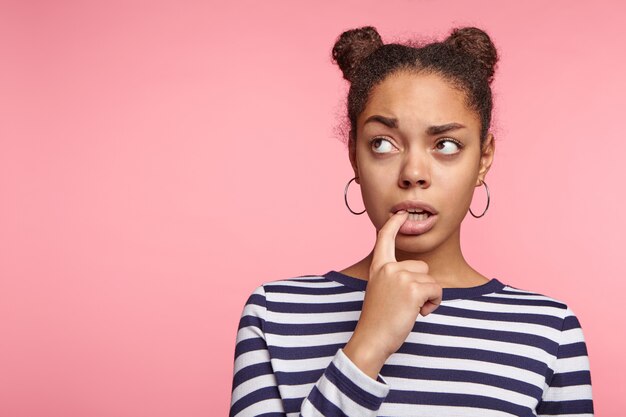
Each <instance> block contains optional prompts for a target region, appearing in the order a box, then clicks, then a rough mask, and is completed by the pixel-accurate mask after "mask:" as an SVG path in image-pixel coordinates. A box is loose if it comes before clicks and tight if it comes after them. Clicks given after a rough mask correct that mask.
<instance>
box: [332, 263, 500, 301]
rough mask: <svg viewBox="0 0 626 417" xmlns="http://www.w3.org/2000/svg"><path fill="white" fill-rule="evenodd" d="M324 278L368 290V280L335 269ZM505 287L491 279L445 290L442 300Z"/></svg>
mask: <svg viewBox="0 0 626 417" xmlns="http://www.w3.org/2000/svg"><path fill="white" fill-rule="evenodd" d="M323 277H324V278H326V279H329V280H332V281H335V282H338V283H340V284H343V285H346V286H348V287H350V288H354V289H356V290H359V291H365V289H366V288H367V280H364V279H361V278H355V277H352V276H350V275H346V274H343V273H341V272H339V271H335V270H334V269H331V270H330V271H328V272H326V273H325V274H324V275H323ZM504 286H505V285H504V284H503V283H502V282H500V281H499V280H498V279H497V278H491V279H490V280H489V281H488V282H486V283H484V284H481V285H478V286H476V287H465V288H443V292H442V297H441V300H442V301H445V300H459V299H468V298H476V297H479V296H481V295H485V294H489V293H493V292H497V291H500V290H501V289H503V288H504Z"/></svg>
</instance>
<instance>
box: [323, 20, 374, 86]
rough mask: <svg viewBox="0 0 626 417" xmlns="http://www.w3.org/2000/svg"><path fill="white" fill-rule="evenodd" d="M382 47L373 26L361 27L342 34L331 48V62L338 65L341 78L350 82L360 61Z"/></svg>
mask: <svg viewBox="0 0 626 417" xmlns="http://www.w3.org/2000/svg"><path fill="white" fill-rule="evenodd" d="M382 45H383V41H382V39H381V37H380V35H379V34H378V31H377V30H376V28H375V27H373V26H363V27H360V28H356V29H350V30H347V31H345V32H343V33H342V34H341V35H339V37H338V38H337V41H336V42H335V46H334V47H333V52H332V53H333V61H334V62H335V63H336V64H337V65H339V68H340V69H341V72H343V78H345V79H346V80H348V81H351V79H352V76H353V74H354V72H355V70H356V68H357V67H358V66H359V64H360V63H361V61H363V59H364V58H365V57H367V56H368V55H369V54H371V53H372V52H374V51H375V50H376V49H378V48H379V47H381V46H382Z"/></svg>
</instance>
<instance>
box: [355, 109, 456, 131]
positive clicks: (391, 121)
mask: <svg viewBox="0 0 626 417" xmlns="http://www.w3.org/2000/svg"><path fill="white" fill-rule="evenodd" d="M369 122H378V123H382V124H384V125H385V126H387V127H389V128H391V129H397V128H398V119H396V118H395V117H385V116H381V115H379V114H375V115H373V116H370V117H368V118H367V119H366V120H365V123H363V125H365V124H367V123H369ZM464 127H465V125H462V124H461V123H456V122H452V123H446V124H445V125H436V126H430V127H428V129H426V133H427V134H429V135H438V134H440V133H444V132H448V131H450V130H455V129H461V128H464Z"/></svg>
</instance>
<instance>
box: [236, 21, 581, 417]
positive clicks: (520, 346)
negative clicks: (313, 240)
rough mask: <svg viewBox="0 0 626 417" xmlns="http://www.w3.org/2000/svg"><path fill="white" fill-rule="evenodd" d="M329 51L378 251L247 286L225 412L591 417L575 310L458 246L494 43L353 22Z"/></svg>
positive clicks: (479, 182) (485, 137)
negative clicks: (408, 35) (393, 37)
mask: <svg viewBox="0 0 626 417" xmlns="http://www.w3.org/2000/svg"><path fill="white" fill-rule="evenodd" d="M333 58H334V60H335V62H336V63H338V65H339V66H340V68H341V70H342V71H343V74H344V78H346V79H347V80H348V81H350V84H351V85H350V91H349V93H348V119H349V122H350V133H349V139H348V140H349V143H348V144H349V147H348V148H349V157H350V162H351V164H352V168H353V169H354V178H353V179H351V180H350V181H349V182H348V184H347V186H346V190H345V193H344V197H345V196H346V195H347V194H346V193H347V187H348V186H349V185H350V183H351V182H352V181H354V182H356V183H357V184H360V186H361V194H362V197H363V201H364V204H365V208H366V209H365V210H364V211H363V212H365V211H366V212H367V214H368V216H369V218H370V220H371V221H372V223H373V225H374V226H375V228H376V230H377V238H376V243H375V245H374V248H373V249H372V251H371V252H370V253H369V254H368V255H367V256H366V257H365V258H363V259H362V260H360V261H359V262H357V263H355V264H354V265H352V266H350V267H348V268H346V269H343V270H341V271H335V270H331V271H329V272H327V273H325V274H323V275H304V276H300V277H294V278H291V279H284V280H279V281H273V282H268V283H265V284H264V285H261V286H259V287H258V288H256V289H255V290H254V291H253V293H252V295H251V296H250V298H249V299H248V301H247V302H246V305H245V307H244V309H243V314H242V317H241V321H240V325H239V331H238V333H237V345H236V349H235V363H234V377H233V383H232V398H231V408H230V416H231V417H232V416H237V417H244V416H303V417H304V416H307V417H308V416H326V417H329V416H360V417H362V416H480V417H485V416H505V415H506V416H536V415H567V416H570V417H571V416H590V415H593V401H592V393H591V377H590V372H589V359H588V355H587V349H586V344H585V339H584V336H583V333H582V329H581V327H580V323H579V321H578V320H577V318H576V316H575V314H574V313H573V312H572V310H571V309H570V308H568V307H567V305H565V304H564V303H562V302H560V301H558V300H555V299H553V298H550V297H548V296H544V295H541V294H537V293H533V292H530V291H526V290H522V289H518V288H515V287H512V286H509V285H506V284H504V283H502V282H500V281H499V280H498V279H496V278H488V277H486V276H484V275H482V274H480V273H479V272H478V271H476V270H475V269H473V268H472V267H471V266H470V265H469V264H468V263H467V262H466V261H465V259H464V257H463V254H462V252H461V246H460V229H461V222H462V220H463V219H464V217H465V215H466V214H467V211H468V209H469V206H470V203H471V201H472V196H473V193H474V189H475V187H479V186H484V187H485V189H486V192H487V195H488V196H489V190H488V188H487V183H486V182H485V176H486V174H487V172H488V171H489V168H490V166H491V164H492V161H493V156H494V150H495V143H494V136H493V134H492V133H490V132H489V127H490V121H491V111H492V95H491V88H490V83H491V81H492V78H493V74H494V69H495V65H496V63H497V60H498V56H497V52H496V48H495V47H494V45H493V43H492V41H491V39H490V38H489V36H488V35H487V34H486V33H485V32H483V31H482V30H480V29H477V28H472V27H468V28H461V29H455V30H454V31H453V32H452V33H451V34H450V36H449V37H448V38H447V39H445V40H444V41H443V42H434V43H431V44H427V45H423V46H417V45H411V44H407V45H400V44H386V45H385V44H383V42H382V41H381V38H380V36H379V35H378V33H377V32H376V29H375V28H373V27H363V28H358V29H353V30H349V31H347V32H344V33H343V34H342V35H341V36H340V37H339V38H338V40H337V42H336V44H335V46H334V48H333ZM346 204H347V205H348V200H347V199H346ZM488 207H489V200H487V205H486V207H485V209H484V211H483V212H482V214H480V215H476V214H474V213H473V212H471V210H470V212H471V214H472V215H473V216H474V217H482V216H483V215H484V214H485V213H486V212H487V209H488ZM348 209H349V210H350V211H351V212H353V213H355V214H362V213H363V212H354V211H353V210H352V209H351V208H350V206H349V205H348Z"/></svg>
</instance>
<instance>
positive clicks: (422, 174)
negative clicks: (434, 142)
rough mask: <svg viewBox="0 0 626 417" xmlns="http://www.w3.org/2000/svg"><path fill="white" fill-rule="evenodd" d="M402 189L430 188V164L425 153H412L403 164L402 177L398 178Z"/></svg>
mask: <svg viewBox="0 0 626 417" xmlns="http://www.w3.org/2000/svg"><path fill="white" fill-rule="evenodd" d="M398 181H399V186H400V187H401V188H410V187H414V186H416V185H417V186H419V187H422V188H426V187H428V186H430V163H429V161H428V156H427V155H426V154H425V153H423V152H422V153H418V152H417V151H415V152H414V151H411V152H409V153H408V154H407V157H406V158H405V159H404V161H403V162H402V167H401V169H400V177H399V178H398Z"/></svg>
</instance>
